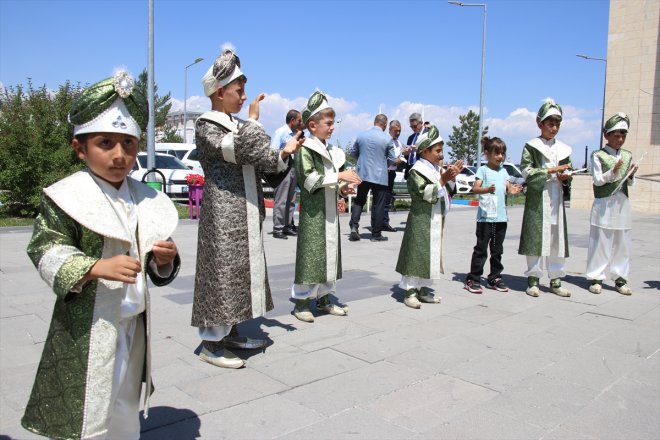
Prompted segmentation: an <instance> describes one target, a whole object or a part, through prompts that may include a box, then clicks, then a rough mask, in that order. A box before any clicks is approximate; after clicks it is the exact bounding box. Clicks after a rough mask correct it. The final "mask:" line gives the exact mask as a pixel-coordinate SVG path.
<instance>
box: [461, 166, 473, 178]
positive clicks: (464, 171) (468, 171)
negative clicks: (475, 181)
mask: <svg viewBox="0 0 660 440" xmlns="http://www.w3.org/2000/svg"><path fill="white" fill-rule="evenodd" d="M473 168H474V167H465V168H463V169H462V170H461V174H465V175H466V176H473V175H475V174H476V173H475V172H474V170H473Z"/></svg>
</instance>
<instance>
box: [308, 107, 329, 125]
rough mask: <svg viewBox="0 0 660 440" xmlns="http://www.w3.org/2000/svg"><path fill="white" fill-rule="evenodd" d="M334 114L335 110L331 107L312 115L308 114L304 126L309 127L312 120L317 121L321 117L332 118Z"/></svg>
mask: <svg viewBox="0 0 660 440" xmlns="http://www.w3.org/2000/svg"><path fill="white" fill-rule="evenodd" d="M335 116H336V114H335V111H334V109H333V108H332V107H328V108H324V109H323V110H321V111H320V112H318V113H315V114H314V115H313V116H310V118H309V119H308V120H307V124H305V127H309V123H310V122H312V121H314V122H319V121H320V120H321V118H332V119H334V118H335Z"/></svg>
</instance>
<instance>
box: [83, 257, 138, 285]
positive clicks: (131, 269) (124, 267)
mask: <svg viewBox="0 0 660 440" xmlns="http://www.w3.org/2000/svg"><path fill="white" fill-rule="evenodd" d="M141 271H142V266H141V265H140V262H139V261H138V260H136V259H135V258H133V257H130V256H128V255H116V256H114V257H112V258H101V259H100V260H98V261H97V262H96V263H95V264H94V266H92V268H91V269H90V270H89V272H88V273H87V275H86V276H85V278H86V280H85V281H89V280H96V279H99V278H102V279H104V280H110V281H121V282H122V283H127V284H135V278H136V277H137V275H138V273H140V272H141Z"/></svg>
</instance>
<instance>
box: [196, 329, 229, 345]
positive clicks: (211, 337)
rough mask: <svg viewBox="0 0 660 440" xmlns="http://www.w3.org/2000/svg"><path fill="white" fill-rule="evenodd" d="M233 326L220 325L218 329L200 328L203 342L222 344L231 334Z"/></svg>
mask: <svg viewBox="0 0 660 440" xmlns="http://www.w3.org/2000/svg"><path fill="white" fill-rule="evenodd" d="M232 327H233V325H218V326H216V327H198V331H199V337H200V338H202V341H212V342H220V341H222V339H223V338H224V337H225V336H227V335H228V334H229V332H230V331H231V328H232Z"/></svg>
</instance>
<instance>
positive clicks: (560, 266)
mask: <svg viewBox="0 0 660 440" xmlns="http://www.w3.org/2000/svg"><path fill="white" fill-rule="evenodd" d="M550 243H551V244H550V255H548V256H547V257H537V256H532V255H527V271H526V272H525V276H526V277H536V278H539V279H540V278H541V277H543V270H544V269H547V271H548V277H549V278H550V279H551V280H552V279H555V278H562V277H564V276H566V271H564V265H565V264H566V258H564V257H559V256H558V254H559V246H558V245H559V227H558V226H557V225H552V227H551V228H550Z"/></svg>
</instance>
